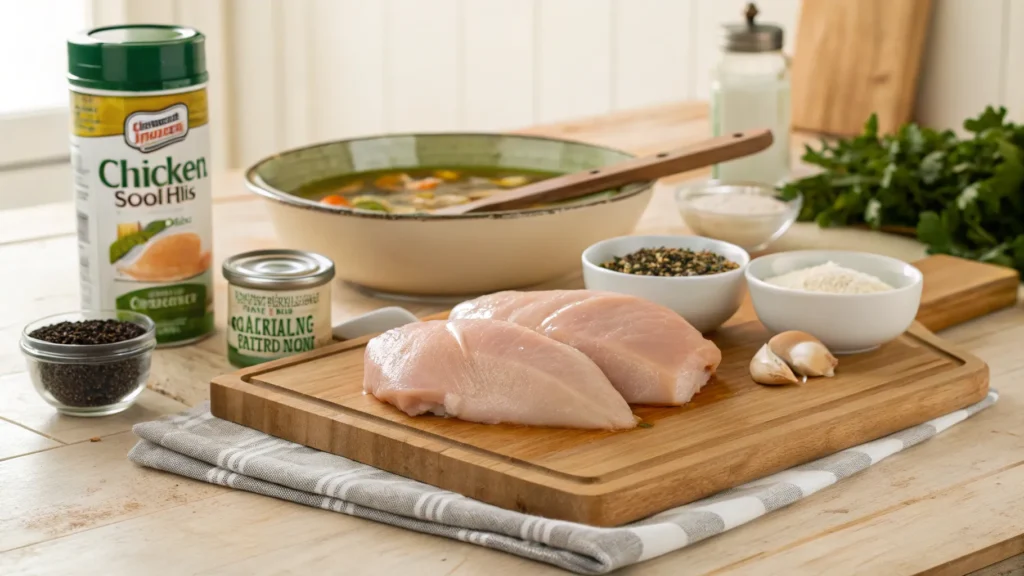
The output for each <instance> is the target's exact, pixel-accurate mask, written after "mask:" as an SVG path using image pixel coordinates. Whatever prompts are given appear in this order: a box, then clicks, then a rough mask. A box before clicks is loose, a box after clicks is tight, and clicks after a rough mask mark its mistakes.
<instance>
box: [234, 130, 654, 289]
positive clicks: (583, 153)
mask: <svg viewBox="0 0 1024 576" xmlns="http://www.w3.org/2000/svg"><path fill="white" fill-rule="evenodd" d="M630 157H631V155H630V154H628V153H626V152H622V151H619V150H613V149H610V148H603V147H600V146H592V145H589V144H582V143H578V142H571V141H565V140H554V139H548V138H538V137H532V136H516V135H506V134H409V135H391V136H379V137H372V138H360V139H354V140H344V141H338V142H329V143H325V144H318V145H314V146H309V147H306V148H300V149H297V150H290V151H287V152H283V153H281V154H277V155H275V156H271V157H270V158H267V159H265V160H262V161H260V162H258V163H257V164H256V165H254V166H253V167H252V168H250V169H249V170H248V172H247V173H246V182H247V184H248V186H249V188H250V189H251V190H253V191H254V192H256V193H257V194H260V195H261V196H263V197H264V198H266V199H267V200H268V204H269V206H270V214H271V218H272V220H273V222H274V227H275V229H276V230H277V235H278V239H279V241H280V245H281V246H280V247H283V248H297V249H302V250H312V251H315V252H319V253H321V254H324V255H326V256H328V257H329V258H331V259H332V260H334V264H335V268H336V270H337V276H338V277H339V278H341V279H343V280H346V281H348V282H350V283H353V284H356V285H358V286H361V287H363V288H366V289H369V290H371V291H373V292H377V293H385V294H394V295H412V296H464V295H473V294H482V293H486V292H493V291H496V290H504V289H512V288H523V287H527V286H531V285H535V284H539V283H542V282H544V281H547V280H551V279H554V278H557V277H559V276H561V275H563V274H566V273H568V272H570V271H572V270H574V269H576V267H577V266H579V264H578V262H579V257H580V253H581V252H582V251H583V250H584V249H585V248H586V247H587V246H589V245H591V244H593V243H594V242H597V241H598V240H602V239H605V238H611V237H614V236H621V235H624V234H628V233H629V232H630V231H631V230H633V228H634V227H635V226H636V223H637V220H639V218H640V214H641V213H642V212H643V210H644V208H645V207H646V206H647V202H648V200H650V196H651V188H652V186H651V183H650V182H646V183H639V184H634V185H630V186H627V187H625V188H623V189H622V191H621V192H620V193H619V194H617V195H615V196H614V197H612V198H607V199H604V200H597V201H594V202H590V203H585V204H576V205H566V206H560V207H551V208H542V209H532V210H514V211H504V212H490V213H480V214H466V215H461V216H431V215H425V214H380V213H373V212H365V211H351V210H348V209H346V208H341V207H334V206H326V205H323V204H320V203H319V202H316V201H313V200H308V199H305V198H301V197H299V196H296V195H294V192H295V191H297V190H300V189H302V188H303V187H304V186H306V185H309V184H312V183H315V182H318V181H322V180H325V179H328V178H334V177H338V176H343V175H346V174H351V173H355V172H364V171H368V170H384V169H390V168H394V169H396V170H401V169H414V168H418V167H432V168H435V167H452V166H454V167H459V166H463V167H472V166H478V167H505V168H510V169H517V168H518V169H527V170H543V171H551V172H576V171H580V170H588V169H592V168H597V167H600V166H605V165H608V164H612V163H615V162H621V161H623V160H626V159H628V158H630Z"/></svg>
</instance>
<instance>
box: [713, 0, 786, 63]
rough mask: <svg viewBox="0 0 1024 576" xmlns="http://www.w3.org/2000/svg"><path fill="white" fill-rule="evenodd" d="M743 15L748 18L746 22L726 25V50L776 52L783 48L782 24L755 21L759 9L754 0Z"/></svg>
mask: <svg viewBox="0 0 1024 576" xmlns="http://www.w3.org/2000/svg"><path fill="white" fill-rule="evenodd" d="M743 15H744V17H745V18H746V22H744V23H743V24H726V25H725V51H726V52H775V51H778V50H782V40H783V31H782V27H781V26H777V25H775V24H758V23H756V22H754V19H755V18H756V17H757V15H758V10H757V6H755V5H754V3H753V2H751V3H749V4H747V9H746V10H745V11H744V13H743Z"/></svg>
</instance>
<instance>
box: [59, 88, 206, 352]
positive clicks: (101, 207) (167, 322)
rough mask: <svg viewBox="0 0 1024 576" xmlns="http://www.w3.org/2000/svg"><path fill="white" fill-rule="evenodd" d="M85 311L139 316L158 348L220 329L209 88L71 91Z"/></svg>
mask: <svg viewBox="0 0 1024 576" xmlns="http://www.w3.org/2000/svg"><path fill="white" fill-rule="evenodd" d="M71 109H72V114H73V132H72V135H71V159H72V166H73V169H74V178H75V182H74V188H75V206H76V209H77V218H78V254H79V259H78V261H79V269H80V270H79V271H80V277H81V289H82V307H83V308H86V309H93V310H97V309H108V310H109V309H116V310H131V311H133V312H139V313H141V314H145V315H147V316H149V317H150V318H152V319H153V321H154V322H155V323H156V338H157V343H158V344H174V343H182V342H187V341H190V340H195V339H197V338H201V337H203V336H205V335H207V334H209V333H210V332H212V331H213V290H212V287H213V272H212V270H211V267H210V264H211V258H210V253H211V249H212V239H213V234H212V224H211V191H210V188H211V187H210V136H209V133H208V129H209V128H208V122H207V120H208V119H207V101H206V89H205V88H198V89H196V90H192V91H189V92H185V93H179V94H161V93H146V94H140V95H138V96H124V95H120V94H118V95H105V94H85V93H80V92H75V91H74V90H73V91H72V92H71Z"/></svg>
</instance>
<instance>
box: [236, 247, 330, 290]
mask: <svg viewBox="0 0 1024 576" xmlns="http://www.w3.org/2000/svg"><path fill="white" fill-rule="evenodd" d="M223 272H224V278H225V279H226V280H227V281H228V282H229V283H231V284H234V285H235V286H242V287H245V288H256V289H259V290H294V289H296V288H313V287H316V286H320V285H322V284H326V283H328V282H330V281H331V279H333V278H334V262H331V260H330V259H329V258H327V257H326V256H321V255H320V254H316V253H315V252H304V251H302V250H283V249H282V250H255V251H252V252H244V253H242V254H236V255H235V256H232V257H231V258H228V259H227V260H225V261H224V267H223Z"/></svg>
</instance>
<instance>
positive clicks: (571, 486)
mask: <svg viewBox="0 0 1024 576" xmlns="http://www.w3.org/2000/svg"><path fill="white" fill-rule="evenodd" d="M947 259H948V260H947ZM915 264H918V265H919V267H921V268H924V269H925V270H922V271H923V272H926V270H927V269H928V268H929V267H938V268H939V269H942V268H945V269H946V270H947V272H948V273H947V274H946V276H947V277H954V278H956V280H957V282H958V283H960V281H961V280H962V279H963V277H965V276H966V277H969V278H971V279H972V280H973V283H972V284H970V285H969V286H967V287H966V288H964V289H960V288H957V289H946V288H945V287H944V286H930V287H926V295H928V294H931V297H929V298H928V299H927V300H922V310H921V312H920V313H919V320H920V321H921V323H920V324H915V326H913V327H912V329H911V331H910V332H909V334H910V335H911V336H913V337H915V338H917V339H919V340H921V341H922V342H923V343H924V344H926V345H928V346H930V347H932V348H933V349H937V350H940V351H942V353H943V354H945V355H946V356H948V357H950V358H955V359H957V360H958V361H959V362H961V363H962V364H961V366H960V367H959V368H958V371H960V372H963V375H962V377H961V378H962V379H961V380H960V382H961V384H962V385H960V386H958V387H956V388H955V389H950V388H949V387H947V388H942V389H941V390H939V391H940V392H942V393H943V394H950V393H952V394H954V398H952V399H950V400H949V401H948V402H938V401H937V400H938V397H937V396H936V389H935V388H934V386H933V384H932V381H933V380H934V379H933V378H923V379H921V380H920V381H917V382H914V383H910V384H909V385H908V386H907V387H901V388H900V391H899V392H900V393H899V394H895V391H894V392H893V394H894V397H893V398H892V401H899V402H901V403H906V402H912V403H914V405H917V406H918V407H919V412H918V413H917V416H916V417H915V418H914V419H913V420H914V421H905V420H906V419H905V418H896V419H889V421H885V422H880V421H878V420H879V418H881V416H879V414H878V413H877V410H876V409H875V408H873V407H872V406H877V402H873V403H869V404H870V405H866V406H864V407H862V408H857V406H856V400H855V397H852V398H854V400H853V401H852V402H851V401H849V399H848V401H844V402H843V404H845V410H846V411H847V412H849V411H850V410H855V411H856V415H855V416H854V417H852V420H851V419H850V418H847V419H846V422H847V424H846V425H847V426H849V425H850V424H849V422H854V423H857V424H856V425H857V426H859V428H861V429H862V430H861V432H860V433H859V432H858V431H852V432H851V431H850V430H849V429H847V430H845V431H844V433H843V435H844V436H846V437H852V438H854V439H858V440H857V441H855V442H852V443H850V442H847V443H845V444H842V443H841V444H836V443H835V442H834V440H830V438H832V436H833V434H830V433H826V434H820V431H821V430H830V429H829V428H828V424H829V422H830V421H831V420H833V419H834V415H833V412H834V411H833V410H831V409H826V410H822V411H821V412H820V413H819V414H815V415H813V418H810V419H809V420H810V421H811V422H813V425H812V426H811V427H810V428H809V429H815V431H816V432H818V433H816V434H799V435H798V437H800V438H801V442H802V443H803V444H804V445H803V446H793V445H790V446H788V450H767V451H766V450H763V449H762V446H761V445H762V444H763V440H764V439H765V438H767V437H775V436H778V435H779V434H781V433H782V431H783V428H782V427H783V426H785V425H786V423H785V422H783V423H779V428H778V429H777V430H772V429H770V428H769V429H768V431H767V432H766V433H765V434H763V435H762V436H759V437H758V442H757V443H752V442H753V441H752V438H753V436H752V435H747V436H745V437H743V438H739V439H738V440H737V442H736V444H735V445H733V446H728V447H725V448H727V449H728V450H730V451H732V452H733V453H736V454H738V456H737V457H736V458H733V459H727V460H719V461H718V462H717V463H716V462H701V463H700V464H701V466H700V468H699V469H700V470H701V476H702V477H700V478H688V479H686V480H687V481H686V482H685V483H683V487H682V488H681V480H680V474H679V470H681V469H683V468H684V467H685V466H687V465H689V466H693V464H694V462H693V461H692V460H687V459H686V457H685V456H684V457H682V458H672V459H669V460H667V461H664V462H660V463H657V464H655V465H653V466H652V467H650V468H646V469H644V470H643V471H640V472H636V473H637V474H640V473H643V474H647V475H648V476H653V479H649V480H648V481H647V482H645V483H643V484H642V485H641V484H638V483H636V482H633V480H634V479H633V478H632V476H634V474H631V473H629V472H628V471H627V472H625V473H623V474H619V475H617V476H616V477H615V478H609V479H608V481H606V482H580V481H578V480H574V479H572V478H566V477H563V476H561V475H552V474H550V472H549V471H546V472H544V473H542V472H540V471H539V470H536V469H533V468H532V466H531V465H529V464H528V463H523V462H521V461H516V460H513V459H509V458H505V457H502V456H498V455H495V454H490V453H481V451H480V450H478V449H476V448H473V447H470V446H463V445H455V443H453V442H452V441H451V440H448V439H444V438H438V437H432V435H430V434H428V433H425V432H422V431H414V430H410V429H398V427H397V426H395V425H394V424H393V423H390V422H385V421H380V420H376V419H374V418H371V417H368V416H365V415H362V414H357V413H354V412H347V411H339V410H337V406H335V405H333V404H330V403H328V402H325V401H322V400H318V399H314V398H309V397H306V396H303V395H301V394H298V393H295V392H290V391H285V390H281V389H277V388H275V387H273V386H272V385H268V384H260V383H259V375H260V374H263V373H268V372H272V371H274V370H278V369H280V368H284V367H288V366H293V365H296V364H301V363H305V362H309V361H311V360H313V359H316V358H320V357H323V356H327V355H330V354H336V353H339V352H342V351H344V350H349V349H351V348H353V347H358V346H362V345H363V344H365V343H366V342H367V341H368V340H369V339H370V338H371V337H372V336H365V337H362V338H358V339H354V340H350V341H344V342H339V343H336V344H332V345H330V346H327V347H324V348H322V349H319V350H315V351H312V352H309V353H306V354H302V355H298V356H292V357H288V358H282V359H280V360H276V361H272V362H268V363H264V364H260V365H258V366H253V367H250V368H246V369H243V370H240V371H238V372H235V373H232V374H226V375H223V376H220V377H217V378H215V379H214V380H213V382H211V387H210V396H211V410H212V411H213V414H214V416H217V417H219V418H223V419H227V420H230V421H233V422H237V423H239V424H242V425H246V426H250V427H253V428H256V429H259V430H262V431H264V432H266V433H269V434H272V435H274V436H278V437H281V438H284V439H286V440H290V441H293V442H297V443H300V444H304V445H307V446H310V447H313V448H316V449H319V450H323V451H327V452H332V453H335V454H342V455H346V456H348V457H350V458H353V459H355V460H360V461H364V462H377V463H378V464H379V462H380V458H378V457H377V456H379V454H380V453H379V452H378V451H385V452H386V451H391V450H396V449H402V444H409V445H415V446H417V447H419V448H423V450H417V451H416V453H417V454H419V458H420V459H418V460H417V459H412V460H405V461H403V462H402V463H401V465H399V466H396V467H391V468H387V469H388V471H390V472H393V473H396V474H399V475H403V476H407V477H416V478H417V479H418V480H420V481H423V482H427V483H431V484H435V485H437V484H444V485H445V488H446V489H449V490H453V491H455V492H460V493H465V494H473V495H474V497H476V498H478V499H481V500H484V501H487V502H490V503H492V504H495V505H498V506H502V507H505V508H509V509H513V510H519V511H522V512H527V513H540V512H538V510H543V515H546V516H549V517H554V518H561V519H568V520H574V521H580V522H585V523H589V524H593V525H601V526H610V525H619V524H622V523H625V522H629V521H632V520H635V519H638V518H641V517H643V516H645V515H648V514H651V513H655V512H658V511H660V510H663V509H666V508H669V507H672V506H675V505H679V504H682V503H685V502H689V501H693V500H695V499H699V498H702V497H704V496H707V495H710V494H713V493H715V492H717V491H719V490H722V489H725V488H728V487H731V486H734V485H736V482H730V483H729V484H728V485H720V484H719V483H716V482H714V481H713V480H712V481H709V480H708V477H714V476H716V474H712V472H714V470H715V465H716V464H717V465H718V466H731V468H730V469H729V470H728V472H729V473H730V474H732V477H733V478H734V479H735V478H739V479H741V482H746V481H750V480H754V479H756V478H758V477H762V476H764V475H765V470H774V471H780V470H783V469H786V468H789V467H791V466H794V465H797V464H799V463H801V462H795V461H792V460H791V459H787V458H786V456H785V455H786V453H787V452H794V451H796V452H800V451H801V450H803V451H806V453H808V454H814V455H816V456H814V457H820V456H824V455H826V454H830V453H834V452H836V451H838V450H842V449H845V448H849V447H850V446H852V445H856V444H860V443H862V442H866V441H868V440H872V439H874V438H878V437H880V436H884V435H886V434H889V433H892V432H895V431H897V430H900V429H903V428H906V427H908V426H913V425H915V424H919V423H921V422H922V421H923V420H927V419H930V418H934V417H937V416H940V415H942V414H944V413H946V412H948V411H950V410H951V409H956V408H962V407H964V406H967V405H970V404H972V403H974V402H977V401H979V400H980V399H982V398H983V397H984V396H985V394H986V393H987V389H988V367H987V365H986V364H985V363H984V362H982V361H981V360H980V359H978V358H977V357H975V356H973V355H971V354H969V353H966V352H965V351H963V350H961V349H959V348H958V347H955V346H951V345H950V344H949V343H947V342H945V341H943V340H941V339H940V338H939V337H937V336H935V335H934V334H932V333H931V332H930V331H929V330H928V328H931V329H941V328H945V327H948V326H950V325H953V324H956V323H959V322H963V321H966V320H969V319H971V318H976V317H978V316H981V315H984V314H987V313H989V312H992V311H994V310H996V309H999V308H1002V307H1005V306H1008V305H1013V304H1014V303H1015V302H1016V300H1017V289H1018V282H1019V277H1018V275H1017V273H1016V272H1015V271H1012V270H1009V269H1005V268H1000V267H996V266H992V265H986V264H979V263H977V262H968V261H965V260H961V259H958V258H952V257H947V256H932V257H929V258H927V259H925V260H924V261H921V262H917V263H915ZM951 264H956V265H957V266H959V267H960V270H956V271H952V272H950V271H951V270H952V269H951V268H948V266H950V265H951ZM926 282H927V280H926ZM752 313H753V310H752V308H750V307H749V302H747V304H746V305H745V306H744V308H742V309H741V313H740V314H738V315H737V317H735V318H734V319H733V321H731V322H730V324H733V325H735V324H737V323H742V322H743V321H744V320H754V318H753V317H752ZM447 315H448V312H440V313H437V314H433V315H430V316H427V317H425V318H423V319H424V320H429V319H444V318H447ZM739 316H743V318H740V317H739ZM747 316H750V318H747ZM951 406H955V408H950V407H951ZM840 409H842V407H835V410H840ZM863 430H871V433H870V434H868V435H866V436H862V435H861V433H862V432H863ZM338 438H344V439H345V440H344V441H343V442H344V445H339V443H338V440H337V439H338ZM697 457H699V455H697ZM810 459H813V458H807V457H804V458H803V459H802V461H803V462H806V461H808V460H810ZM467 465H468V466H467ZM737 467H739V468H737ZM446 469H448V470H456V469H457V470H458V472H457V473H454V472H453V473H448V474H446V473H445V470H446ZM719 475H720V474H719ZM509 476H511V477H513V478H515V479H516V481H517V490H519V489H522V490H525V489H529V490H530V498H529V499H528V500H529V502H526V501H524V500H523V499H521V498H520V497H519V496H516V495H515V494H511V495H509V494H504V495H498V494H494V492H497V491H498V489H497V488H494V489H492V490H491V493H490V494H489V493H488V491H487V490H484V491H483V492H482V493H481V492H480V487H492V486H494V487H496V486H500V485H501V483H502V482H503V481H505V479H507V478H508V477H509ZM669 487H671V490H670V491H669V490H667V489H668V488H669ZM666 492H671V493H672V494H673V496H675V498H673V499H671V501H666V500H665V499H664V498H660V499H659V498H658V496H659V494H660V495H663V494H664V493H666Z"/></svg>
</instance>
